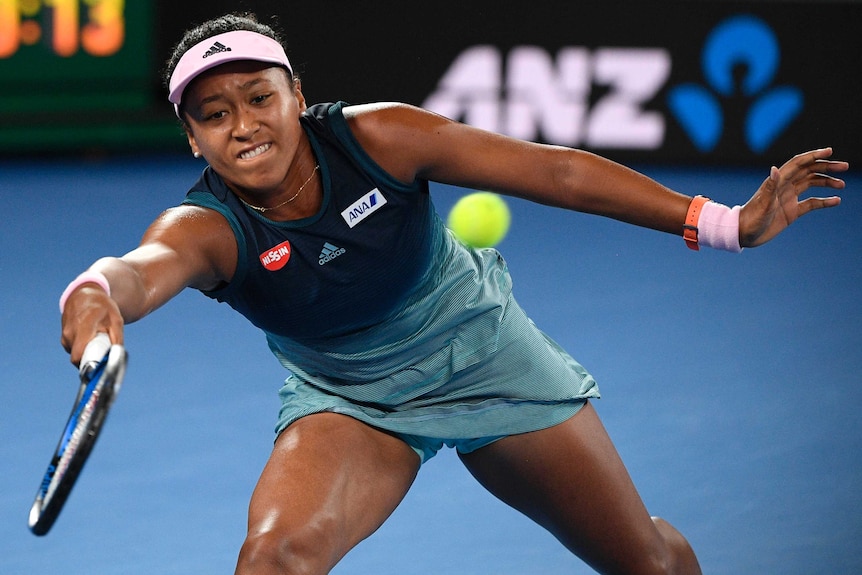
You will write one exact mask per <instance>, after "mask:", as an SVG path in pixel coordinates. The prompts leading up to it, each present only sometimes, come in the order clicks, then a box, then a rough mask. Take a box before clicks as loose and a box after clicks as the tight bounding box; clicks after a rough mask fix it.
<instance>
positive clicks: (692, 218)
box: [682, 196, 709, 251]
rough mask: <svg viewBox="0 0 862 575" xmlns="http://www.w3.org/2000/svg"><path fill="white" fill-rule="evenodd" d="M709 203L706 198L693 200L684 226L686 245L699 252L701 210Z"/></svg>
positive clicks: (700, 197) (683, 236)
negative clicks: (698, 234) (698, 236)
mask: <svg viewBox="0 0 862 575" xmlns="http://www.w3.org/2000/svg"><path fill="white" fill-rule="evenodd" d="M708 201H709V198H707V197H705V196H695V197H693V198H692V199H691V204H689V206H688V214H687V215H686V217H685V224H684V225H683V226H682V238H683V239H684V240H685V245H687V246H688V247H689V248H691V249H693V250H695V251H697V250H699V249H700V247H699V246H698V245H697V223H698V220H700V210H701V208H703V205H704V204H705V203H706V202H708Z"/></svg>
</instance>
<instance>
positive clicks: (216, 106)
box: [199, 92, 274, 122]
mask: <svg viewBox="0 0 862 575" xmlns="http://www.w3.org/2000/svg"><path fill="white" fill-rule="evenodd" d="M273 96H274V93H273V92H261V93H258V94H254V95H252V96H250V97H249V99H248V101H247V102H248V105H249V106H250V107H253V108H263V107H266V106H267V104H269V103H271V101H272V98H273ZM232 108H233V106H231V105H229V102H228V101H227V100H224V99H222V98H216V99H214V100H213V101H210V102H206V103H204V104H203V105H201V106H200V116H199V117H200V119H201V120H202V121H204V122H216V121H218V120H222V119H224V118H225V117H227V115H228V114H229V113H230V111H231V109H232Z"/></svg>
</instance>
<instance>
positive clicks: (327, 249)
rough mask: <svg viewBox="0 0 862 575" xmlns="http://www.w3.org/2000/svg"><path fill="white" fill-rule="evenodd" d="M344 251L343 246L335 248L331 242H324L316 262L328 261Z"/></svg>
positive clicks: (320, 263)
mask: <svg viewBox="0 0 862 575" xmlns="http://www.w3.org/2000/svg"><path fill="white" fill-rule="evenodd" d="M346 251H347V250H345V249H344V248H337V247H335V246H334V245H332V244H331V243H329V242H326V243H325V244H323V249H322V250H321V251H320V256H318V260H317V263H318V264H319V265H324V264H326V263H329V262H331V261H332V260H334V259H335V258H337V257H338V256H340V255H342V254H343V253H344V252H346Z"/></svg>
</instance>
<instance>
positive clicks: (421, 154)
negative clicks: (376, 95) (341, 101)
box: [344, 102, 454, 183]
mask: <svg viewBox="0 0 862 575" xmlns="http://www.w3.org/2000/svg"><path fill="white" fill-rule="evenodd" d="M344 117H345V119H346V120H347V124H348V126H350V130H351V132H352V133H353V135H354V137H355V138H356V140H357V141H358V142H359V144H360V145H361V146H362V147H363V149H364V150H365V151H366V152H367V153H368V154H369V155H370V156H371V157H372V158H373V159H374V160H375V161H376V162H377V163H378V164H380V166H381V167H383V169H385V170H386V171H387V172H389V173H390V174H392V175H393V176H395V177H396V178H398V179H399V180H401V181H404V182H408V183H409V182H412V181H413V179H414V178H415V176H416V174H417V173H418V172H420V171H421V169H422V167H423V165H424V163H425V162H426V159H427V158H426V154H428V153H429V152H430V151H431V146H432V145H433V141H434V138H433V137H434V135H435V134H439V133H440V131H441V130H443V129H444V128H445V126H447V125H452V124H454V122H452V121H451V120H448V119H446V118H444V117H443V116H440V115H438V114H435V113H433V112H430V111H428V110H424V109H422V108H418V107H416V106H412V105H410V104H404V103H401V102H378V103H373V104H361V105H356V106H348V107H346V108H345V109H344Z"/></svg>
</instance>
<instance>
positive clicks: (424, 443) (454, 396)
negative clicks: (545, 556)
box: [276, 293, 599, 462]
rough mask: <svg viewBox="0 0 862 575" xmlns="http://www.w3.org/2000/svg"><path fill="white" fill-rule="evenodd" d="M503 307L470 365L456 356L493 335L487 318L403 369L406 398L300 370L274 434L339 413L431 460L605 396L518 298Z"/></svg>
mask: <svg viewBox="0 0 862 575" xmlns="http://www.w3.org/2000/svg"><path fill="white" fill-rule="evenodd" d="M504 302H505V305H503V306H500V308H499V309H500V310H501V311H500V313H499V315H498V316H497V317H495V318H494V320H493V322H492V323H493V329H494V332H495V333H494V335H493V337H490V338H487V339H489V340H492V341H493V342H494V343H493V345H485V346H478V347H477V346H476V345H475V344H472V343H471V344H469V345H468V343H464V345H465V346H468V347H469V349H470V350H471V351H470V360H469V361H467V362H465V361H463V360H459V354H458V353H457V351H453V349H454V350H458V349H459V345H458V340H459V339H463V340H466V341H467V342H472V341H475V339H476V337H475V334H476V333H477V332H478V333H482V332H484V331H486V330H487V329H488V326H487V325H486V326H483V325H481V323H482V321H483V320H482V318H481V317H479V318H475V320H474V321H476V322H478V324H479V325H476V326H471V325H470V323H469V322H468V323H467V324H464V325H460V326H459V328H458V329H457V330H455V331H454V332H453V334H452V335H451V339H450V340H449V341H447V343H446V345H445V346H443V347H442V348H441V349H440V350H438V352H437V353H431V354H428V355H426V356H422V357H421V359H419V360H417V361H416V363H414V364H412V365H410V366H408V367H405V368H404V369H403V370H402V372H400V375H403V378H402V379H403V380H404V382H405V383H404V384H403V389H405V393H403V394H401V393H393V392H392V390H393V386H392V385H391V382H390V383H389V384H388V385H389V387H387V392H386V393H374V394H370V395H369V394H360V393H357V389H356V386H354V385H347V384H345V385H343V386H339V385H337V384H332V383H329V382H328V383H326V384H321V382H320V381H315V378H313V377H304V374H303V373H301V372H299V373H297V372H296V371H294V372H293V374H292V375H291V376H290V377H289V378H288V379H287V380H286V381H285V384H284V386H283V387H282V388H281V390H280V392H279V396H280V399H281V410H280V413H279V419H278V423H277V425H276V433H280V432H281V431H283V430H284V429H286V428H287V427H288V426H289V425H290V424H291V423H293V422H294V421H296V420H298V419H300V418H302V417H305V416H307V415H310V414H313V413H321V412H331V413H340V414H344V415H348V416H350V417H353V418H355V419H358V420H359V421H362V422H364V423H366V424H368V425H370V426H372V427H375V428H378V429H382V430H386V431H388V432H390V433H393V434H395V435H398V436H399V437H401V438H402V439H403V440H404V441H406V442H407V443H408V444H409V445H411V447H413V448H414V450H415V451H416V452H417V453H418V454H419V456H420V457H421V458H422V461H423V462H424V461H427V460H428V459H430V458H431V457H433V456H434V454H436V452H437V450H439V449H440V448H441V447H442V446H443V445H446V446H448V447H455V448H456V449H458V450H459V451H460V452H462V453H467V452H469V451H473V450H475V449H478V448H479V447H482V446H484V445H487V444H488V443H490V442H492V441H495V440H497V439H500V438H502V437H506V436H509V435H513V434H518V433H525V432H529V431H536V430H540V429H546V428H548V427H552V426H554V425H556V424H558V423H562V422H563V421H565V420H567V419H569V418H570V417H572V416H573V415H574V414H575V413H577V412H578V410H580V409H581V408H582V407H583V405H584V404H585V403H586V401H587V400H588V399H591V398H598V397H599V390H598V386H597V385H596V382H595V381H594V379H593V378H592V376H591V375H590V374H589V373H588V372H587V371H586V370H585V369H584V368H583V367H582V366H581V365H580V364H579V363H578V362H577V361H575V360H574V359H573V358H572V357H571V356H570V355H569V354H568V353H566V352H565V351H564V350H563V349H562V348H561V347H560V346H559V345H557V344H556V343H555V342H554V341H553V340H552V339H551V338H550V337H548V336H547V335H546V334H544V333H543V332H542V331H541V330H539V329H538V328H537V327H536V326H535V325H534V323H533V322H532V321H531V320H530V319H529V318H528V317H527V315H526V314H525V313H524V311H523V310H522V309H521V307H520V306H519V305H518V304H517V303H516V302H515V300H514V298H513V297H512V296H511V294H510V293H509V294H507V295H506V296H504ZM291 367H294V366H291ZM292 371H293V370H292ZM416 374H419V375H416ZM360 387H361V386H360ZM408 388H409V389H408Z"/></svg>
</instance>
